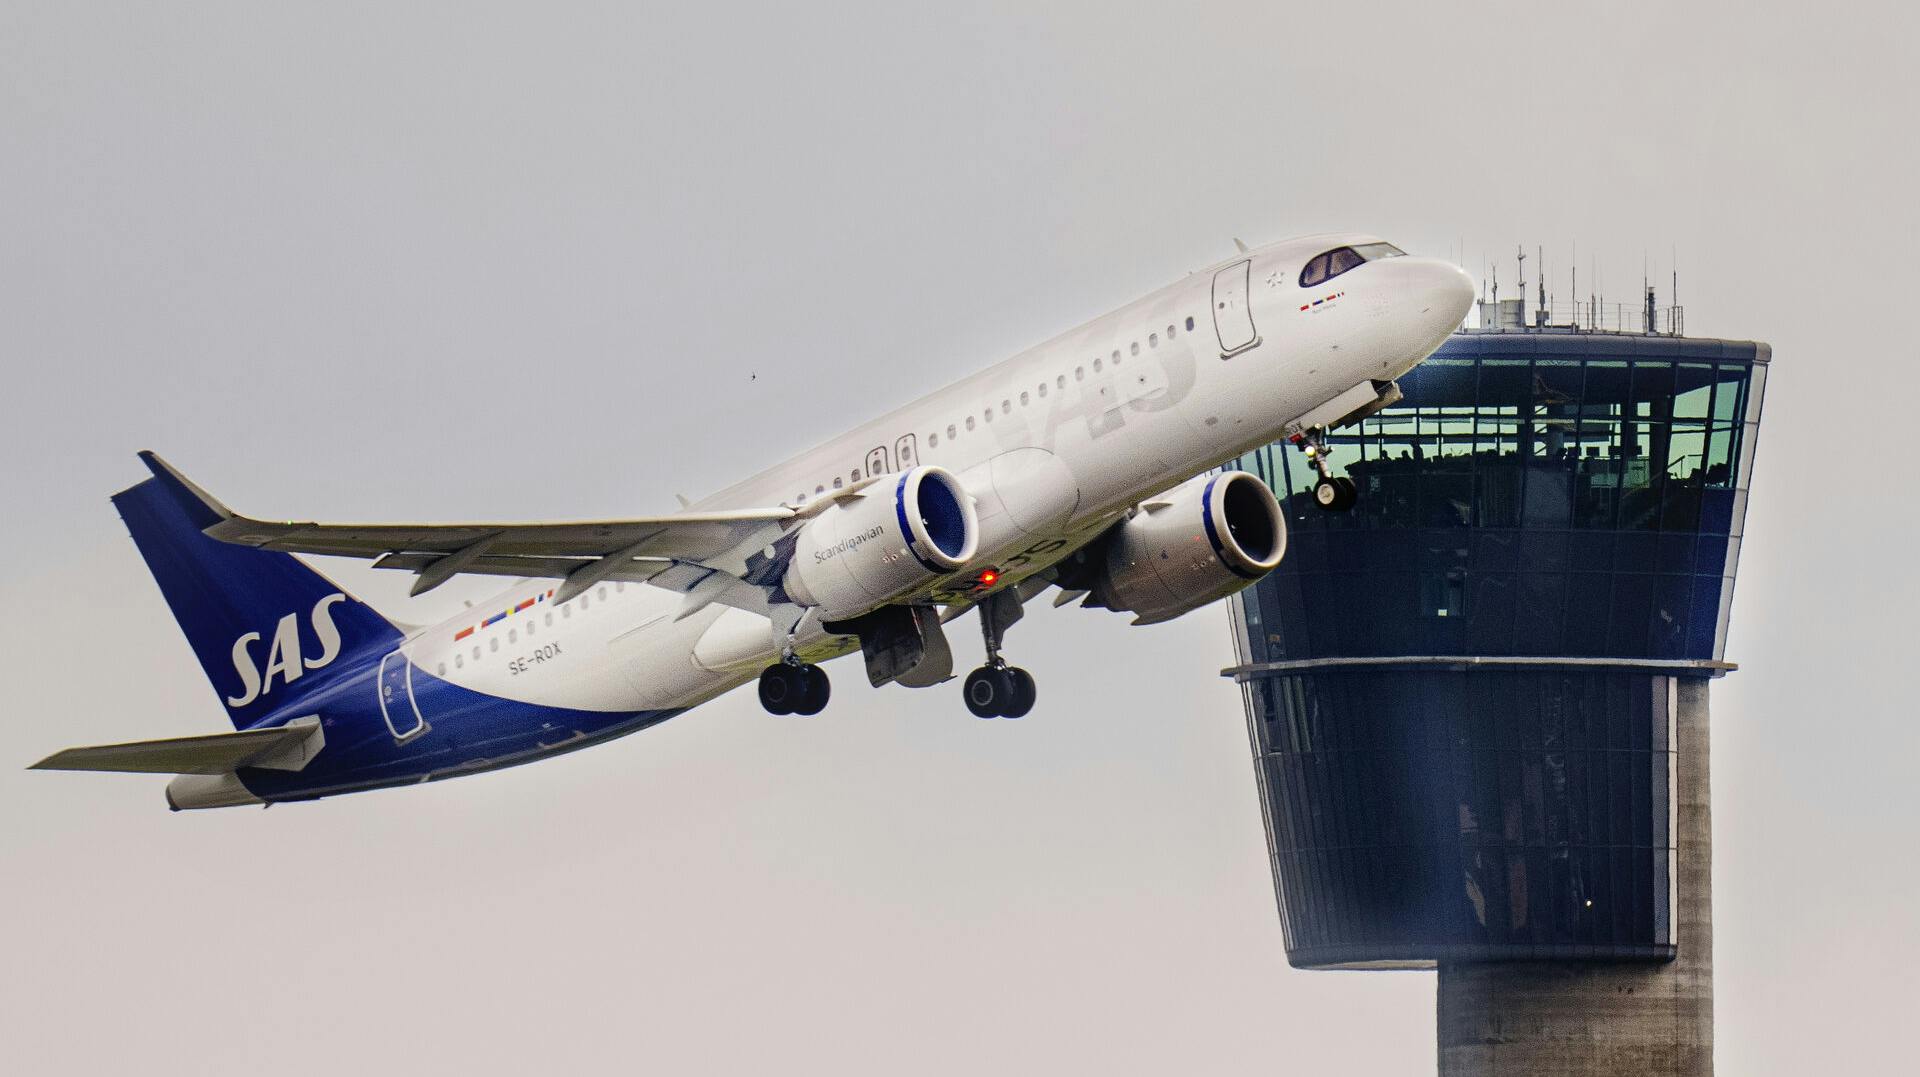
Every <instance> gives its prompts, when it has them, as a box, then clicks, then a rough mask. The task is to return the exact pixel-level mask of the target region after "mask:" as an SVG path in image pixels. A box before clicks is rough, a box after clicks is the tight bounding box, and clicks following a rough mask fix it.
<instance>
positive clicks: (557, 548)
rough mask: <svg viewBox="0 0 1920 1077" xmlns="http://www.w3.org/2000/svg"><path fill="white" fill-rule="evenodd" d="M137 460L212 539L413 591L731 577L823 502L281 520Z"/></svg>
mask: <svg viewBox="0 0 1920 1077" xmlns="http://www.w3.org/2000/svg"><path fill="white" fill-rule="evenodd" d="M140 458H141V460H143V461H145V463H146V465H147V467H148V468H149V469H151V470H152V471H153V473H154V475H156V476H158V477H159V478H160V479H161V480H162V481H165V482H169V483H176V484H178V486H179V487H180V488H181V489H182V490H183V491H184V492H185V493H186V494H187V495H188V497H187V498H186V499H185V500H187V501H188V502H189V503H190V504H193V505H195V506H197V507H198V511H197V512H196V513H195V518H194V523H195V524H197V525H198V526H199V527H200V528H201V530H203V531H204V532H205V533H206V534H207V535H208V536H209V537H211V538H216V539H219V540H220V541H222V542H231V543H234V544H236V545H241V546H254V547H258V548H261V549H268V550H281V551H284V552H287V553H307V554H323V555H328V556H334V557H362V558H370V559H373V560H374V567H375V568H391V569H401V570H405V571H410V572H415V573H418V575H419V579H418V580H416V581H415V583H414V588H413V593H414V594H416V595H417V594H420V593H422V592H424V591H427V590H430V589H432V588H434V587H437V586H439V585H440V584H442V583H444V582H446V581H447V580H448V579H451V578H452V577H453V576H455V575H456V574H459V573H478V574H482V575H500V576H550V577H556V578H562V579H564V580H565V581H566V582H565V583H564V584H562V585H561V587H560V590H559V592H558V594H557V595H556V596H555V598H556V600H558V601H563V602H564V601H566V600H567V599H569V598H572V597H573V596H574V595H576V594H579V593H580V592H582V591H585V590H587V589H588V588H590V587H592V586H594V585H595V584H597V583H600V582H602V581H605V580H628V581H646V580H651V579H653V578H654V577H656V576H659V575H661V574H662V573H664V572H666V571H667V570H669V569H671V568H673V567H674V566H676V565H699V566H704V567H707V568H710V569H717V570H719V571H722V572H726V573H728V574H729V575H734V576H739V575H743V574H745V573H746V572H747V564H746V556H747V555H745V554H743V553H742V551H748V552H749V553H751V552H756V551H758V550H760V549H762V548H763V547H765V546H768V545H771V544H772V543H773V541H774V540H775V539H777V538H778V537H779V536H780V535H781V534H782V533H783V532H784V531H785V530H786V529H787V528H788V527H791V526H792V522H797V521H798V520H799V519H801V518H802V517H803V515H810V514H811V513H812V512H815V511H818V510H819V509H820V508H823V507H825V505H826V504H828V503H829V502H826V501H822V502H820V503H818V504H815V505H810V506H808V509H807V510H806V512H804V513H803V512H802V511H801V510H797V509H793V508H790V507H787V506H784V505H783V506H776V507H773V508H765V509H737V510H724V511H716V512H681V513H675V514H673V515H670V516H651V517H639V518H635V519H630V520H577V521H566V522H560V523H452V524H327V523H310V522H299V521H288V522H279V521H271V520H255V519H251V518H249V517H246V516H241V515H239V514H238V513H236V512H234V511H233V510H231V509H229V508H227V507H226V506H225V505H223V504H221V503H220V502H219V500H217V499H216V498H214V497H213V495H211V494H209V493H207V492H206V491H205V490H202V489H200V488H199V487H198V486H195V485H194V484H193V482H192V481H191V480H189V479H188V478H187V477H186V476H184V475H182V474H180V472H179V471H177V470H175V469H174V468H173V467H172V466H171V465H169V464H168V463H167V462H166V461H164V460H162V459H160V457H158V456H156V455H155V454H153V453H151V452H143V453H141V454H140ZM856 489H858V487H857V486H856V487H854V488H850V489H848V490H845V491H842V493H843V494H849V495H850V494H853V493H854V491H855V490H856Z"/></svg>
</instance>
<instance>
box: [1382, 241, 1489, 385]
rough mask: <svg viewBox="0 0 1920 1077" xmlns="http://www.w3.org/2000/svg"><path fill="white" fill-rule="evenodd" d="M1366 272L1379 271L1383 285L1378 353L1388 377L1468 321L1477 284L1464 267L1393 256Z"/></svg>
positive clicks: (1411, 364)
mask: <svg viewBox="0 0 1920 1077" xmlns="http://www.w3.org/2000/svg"><path fill="white" fill-rule="evenodd" d="M1367 268H1368V269H1369V270H1376V269H1377V271H1378V273H1379V280H1380V282H1381V285H1382V294H1381V299H1380V300H1379V305H1378V307H1377V308H1376V309H1377V310H1378V311H1379V313H1380V315H1381V316H1382V322H1381V328H1380V332H1381V336H1380V338H1379V342H1378V346H1379V351H1378V354H1379V355H1380V356H1381V359H1382V363H1383V369H1384V371H1385V376H1386V377H1389V378H1395V377H1399V376H1400V375H1401V374H1404V373H1406V372H1407V371H1408V370H1410V369H1412V368H1413V367H1414V366H1416V365H1418V364H1419V363H1420V361H1421V360H1423V359H1425V358H1426V357H1427V356H1429V355H1431V354H1433V351H1434V349H1436V348H1438V347H1439V346H1440V345H1442V344H1444V343H1446V340H1447V337H1448V336H1449V335H1451V334H1452V333H1453V331H1454V330H1456V329H1459V328H1460V326H1461V324H1462V323H1463V322H1465V321H1466V317H1467V310H1468V309H1469V308H1470V307H1472V306H1473V298H1474V284H1473V280H1472V278H1470V277H1468V276H1467V274H1466V273H1465V271H1463V270H1462V269H1461V268H1460V267H1459V266H1456V265H1454V264H1453V263H1451V262H1445V261H1441V260H1440V259H1438V258H1412V257H1408V258H1389V259H1385V260H1383V261H1380V262H1377V263H1374V264H1372V265H1369V266H1368V267H1367ZM1375 376H1376V377H1379V376H1380V375H1375Z"/></svg>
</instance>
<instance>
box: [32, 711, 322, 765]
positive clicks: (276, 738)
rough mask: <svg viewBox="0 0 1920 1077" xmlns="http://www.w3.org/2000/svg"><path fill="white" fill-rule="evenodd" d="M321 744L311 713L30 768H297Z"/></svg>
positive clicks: (87, 751) (83, 753)
mask: <svg viewBox="0 0 1920 1077" xmlns="http://www.w3.org/2000/svg"><path fill="white" fill-rule="evenodd" d="M322 743H323V734H322V733H321V731H320V719H319V718H317V717H311V716H310V717H306V718H295V719H294V720H293V721H291V722H288V723H287V724H286V725H283V726H275V727H274V728H272V729H243V730H240V731H238V732H235V733H210V734H207V735H206V736H200V737H170V738H168V739H166V740H136V741H131V742H128V743H126V744H98V745H93V746H91V747H87V748H68V749H67V750H65V751H61V752H55V753H53V754H52V755H50V756H48V757H46V758H45V759H42V760H41V761H39V762H38V763H35V764H34V765H33V766H32V767H30V768H28V769H30V770H106V771H121V772H125V773H132V774H224V773H226V772H228V771H231V770H234V769H236V768H238V767H265V768H267V769H270V770H299V769H300V768H302V767H304V766H306V765H307V761H308V760H309V759H312V758H313V756H314V754H315V753H316V752H318V751H319V750H320V746H321V744H322Z"/></svg>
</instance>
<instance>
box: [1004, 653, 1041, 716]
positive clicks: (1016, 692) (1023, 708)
mask: <svg viewBox="0 0 1920 1077" xmlns="http://www.w3.org/2000/svg"><path fill="white" fill-rule="evenodd" d="M1007 677H1008V678H1009V679H1011V680H1012V681H1013V695H1012V697H1011V698H1009V699H1008V700H1007V707H1006V709H1005V710H1003V711H1001V712H1000V717H1002V718H1025V717H1026V716H1027V712H1028V711H1030V710H1032V709H1033V703H1034V700H1036V699H1038V698H1039V690H1038V689H1037V688H1036V687H1035V686H1034V683H1033V674H1031V673H1028V672H1027V671H1026V670H1024V669H1020V668H1019V667H1017V666H1016V667H1012V668H1009V669H1008V670H1007Z"/></svg>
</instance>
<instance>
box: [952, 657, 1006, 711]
mask: <svg viewBox="0 0 1920 1077" xmlns="http://www.w3.org/2000/svg"><path fill="white" fill-rule="evenodd" d="M962 695H963V696H964V697H965V698H966V701H967V710H969V711H971V712H973V716H974V717H975V718H998V717H999V716H1000V714H1001V712H1002V711H1004V710H1005V709H1006V707H1007V704H1008V703H1010V702H1012V699H1013V678H1012V677H1010V676H1008V675H1007V671H1006V670H1004V669H995V668H994V667H992V666H981V667H980V668H979V669H976V670H974V671H973V672H972V673H969V674H967V681H966V684H965V685H963V686H962Z"/></svg>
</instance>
